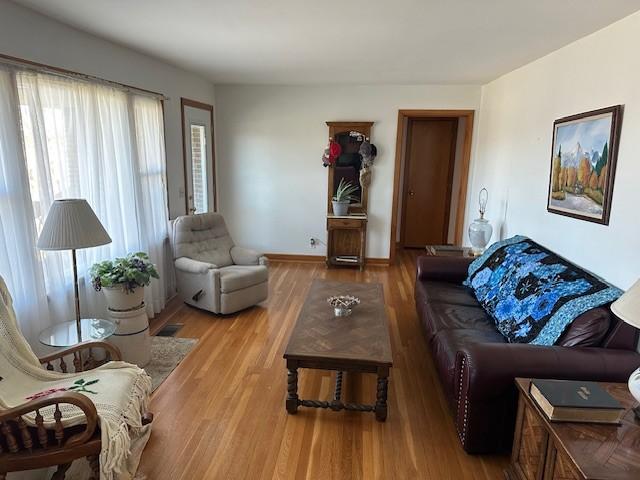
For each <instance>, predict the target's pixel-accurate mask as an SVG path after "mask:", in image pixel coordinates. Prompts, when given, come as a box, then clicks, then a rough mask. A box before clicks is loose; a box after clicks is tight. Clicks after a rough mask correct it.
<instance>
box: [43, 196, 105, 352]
mask: <svg viewBox="0 0 640 480" xmlns="http://www.w3.org/2000/svg"><path fill="white" fill-rule="evenodd" d="M107 243H111V237H110V236H109V234H108V233H107V231H106V230H105V229H104V227H103V226H102V224H101V223H100V220H98V217H96V214H95V213H94V212H93V210H92V209H91V207H90V206H89V204H88V203H87V201H86V200H84V199H75V198H74V199H64V200H55V201H54V202H53V204H52V205H51V208H50V209H49V213H48V214H47V219H46V220H45V221H44V226H43V227H42V233H40V237H39V238H38V248H39V249H40V250H71V258H72V259H73V288H74V294H75V300H76V329H77V332H78V342H81V341H82V329H81V326H80V325H81V323H80V296H79V293H78V265H77V261H76V250H77V249H80V248H89V247H97V246H99V245H105V244H107Z"/></svg>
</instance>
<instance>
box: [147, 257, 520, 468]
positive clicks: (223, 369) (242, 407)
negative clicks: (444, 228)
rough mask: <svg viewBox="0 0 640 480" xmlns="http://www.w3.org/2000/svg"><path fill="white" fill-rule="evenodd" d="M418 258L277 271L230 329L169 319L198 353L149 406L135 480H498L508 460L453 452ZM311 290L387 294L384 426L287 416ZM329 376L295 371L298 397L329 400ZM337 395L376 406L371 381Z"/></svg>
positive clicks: (178, 314)
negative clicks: (361, 289) (422, 309)
mask: <svg viewBox="0 0 640 480" xmlns="http://www.w3.org/2000/svg"><path fill="white" fill-rule="evenodd" d="M416 255H417V254H416V253H415V252H411V251H406V252H402V253H401V254H400V255H399V257H398V264H397V265H395V266H391V267H373V266H372V267H367V268H366V270H365V271H364V272H359V271H357V270H355V269H353V270H352V269H331V270H328V269H326V268H325V266H324V264H320V263H297V262H295V263H294V262H278V263H276V262H273V263H272V264H271V267H270V287H269V288H270V296H269V300H268V301H267V302H265V304H263V305H262V306H260V307H256V308H253V309H249V310H246V311H244V312H241V313H240V314H238V315H232V316H225V317H217V316H214V315H212V314H208V313H206V312H201V311H199V310H195V309H192V308H190V307H187V306H184V305H177V306H175V307H174V308H173V310H171V309H169V311H168V313H167V314H166V316H170V317H171V318H170V321H171V322H172V323H174V322H179V323H184V324H185V326H184V327H183V328H182V329H181V330H180V331H179V333H178V336H180V337H191V338H198V339H199V342H198V344H197V346H196V347H195V349H194V350H193V351H192V352H191V354H190V355H189V356H187V358H186V359H185V360H184V361H183V362H182V363H181V364H180V365H179V366H178V367H177V368H176V370H175V371H174V372H173V373H172V374H171V376H170V377H169V378H168V379H167V380H166V381H165V382H164V383H163V384H162V385H161V386H160V388H158V390H156V392H155V393H154V395H153V397H152V400H151V405H150V410H151V411H153V412H154V413H155V420H154V422H153V433H152V436H151V440H150V441H149V444H148V446H147V448H146V450H145V453H144V455H143V457H142V463H141V466H140V470H139V472H140V473H143V474H145V475H146V476H147V478H148V479H153V480H163V479H172V480H177V479H185V480H186V479H188V480H196V479H197V480H199V479H223V480H232V479H233V480H235V479H251V480H253V479H322V480H324V479H364V480H369V479H429V480H431V479H433V480H444V479H451V480H466V479H469V480H471V479H473V480H479V479H498V478H503V474H502V470H503V468H504V467H505V466H506V465H507V463H508V458H507V457H506V456H470V455H467V454H465V453H464V451H463V450H462V448H461V447H460V446H459V443H458V439H457V436H456V432H455V428H454V425H453V420H452V418H451V415H450V414H449V412H448V410H447V408H448V407H447V405H446V401H445V399H444V396H443V394H442V391H441V389H440V385H439V382H438V380H437V374H436V371H435V368H434V366H433V364H432V362H431V358H430V355H429V353H428V351H427V345H426V343H425V341H424V339H423V337H422V333H421V331H420V326H419V324H418V320H417V317H416V313H415V309H414V305H413V282H414V274H415V267H414V264H415V257H416ZM314 278H327V279H333V280H344V281H361V282H379V283H381V284H382V285H383V288H384V296H385V303H386V306H387V313H388V316H389V324H390V329H391V341H392V349H393V360H394V366H393V368H392V369H391V375H390V382H389V417H388V419H387V421H386V422H385V423H379V422H377V421H376V420H375V419H374V415H373V414H370V413H357V412H346V411H342V412H333V411H327V410H319V409H305V408H300V410H299V412H298V414H297V415H294V416H293V415H288V414H287V413H286V412H285V396H286V371H285V364H284V360H283V358H282V354H283V352H284V349H285V346H286V343H287V340H288V338H289V334H290V331H291V329H292V327H293V325H294V322H295V320H296V317H297V315H298V312H299V310H300V308H301V306H302V303H303V300H304V298H305V295H306V292H307V290H308V288H309V286H310V284H311V280H312V279H314ZM157 327H158V324H157V323H156V328H157ZM333 375H334V374H333V373H330V372H320V371H312V370H301V371H300V380H299V386H300V395H301V397H302V398H330V397H331V395H332V392H333V378H334V377H333ZM343 391H344V398H345V399H346V400H353V401H358V402H367V403H371V402H372V401H373V400H374V398H375V377H374V376H373V375H360V376H355V375H353V376H349V375H345V383H344V390H343Z"/></svg>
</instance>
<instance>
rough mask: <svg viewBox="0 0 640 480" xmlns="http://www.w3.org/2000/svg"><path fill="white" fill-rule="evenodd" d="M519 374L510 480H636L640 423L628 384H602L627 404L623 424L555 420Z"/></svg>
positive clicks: (509, 472) (638, 473) (507, 473)
mask: <svg viewBox="0 0 640 480" xmlns="http://www.w3.org/2000/svg"><path fill="white" fill-rule="evenodd" d="M530 384H531V380H530V379H524V378H517V379H516V386H517V387H518V392H519V395H520V399H519V402H518V416H517V417H516V433H515V436H514V439H513V451H512V452H511V464H510V465H509V467H508V469H507V470H506V471H505V476H506V478H507V479H508V480H539V479H541V480H551V479H553V480H565V479H576V480H591V479H598V480H606V479H615V480H632V479H635V480H637V479H639V478H640V461H639V459H640V453H639V452H638V445H639V444H640V423H639V422H638V421H637V420H636V419H635V414H634V412H633V410H632V408H633V407H634V406H636V401H635V399H634V398H633V397H632V396H631V394H630V393H629V390H628V388H627V385H626V384H625V383H600V385H601V386H602V387H603V388H604V389H605V390H606V391H607V392H609V394H610V395H611V396H613V397H614V398H615V399H616V400H618V401H619V402H620V403H621V404H622V406H623V407H624V408H625V409H626V413H625V416H624V418H623V419H622V423H621V424H620V425H601V424H595V423H573V422H551V421H549V419H547V417H546V415H545V414H544V413H543V412H542V410H541V409H540V407H538V404H537V403H536V401H535V400H534V399H533V398H532V397H531V395H530V393H529V386H530Z"/></svg>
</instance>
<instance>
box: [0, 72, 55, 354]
mask: <svg viewBox="0 0 640 480" xmlns="http://www.w3.org/2000/svg"><path fill="white" fill-rule="evenodd" d="M19 115H20V111H19V104H18V95H17V91H16V88H15V81H14V76H13V73H12V72H11V71H8V70H4V69H2V68H0V275H2V277H3V278H4V279H5V281H6V282H7V286H8V287H9V290H10V291H11V294H12V296H13V301H14V304H13V305H14V308H15V309H16V311H17V312H18V315H19V317H20V322H21V328H22V333H23V334H24V336H25V337H26V338H27V339H29V340H30V341H32V342H33V341H34V340H35V339H36V338H37V335H38V332H39V331H40V330H42V329H43V328H45V327H46V326H48V325H49V323H50V317H49V312H48V309H47V302H46V298H47V297H46V293H45V283H44V275H43V272H42V269H41V266H40V262H39V257H38V251H37V250H36V228H35V224H34V222H33V208H32V204H31V195H30V191H29V176H28V173H27V166H26V162H25V158H24V154H23V149H22V141H21V135H20V118H19Z"/></svg>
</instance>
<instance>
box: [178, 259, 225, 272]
mask: <svg viewBox="0 0 640 480" xmlns="http://www.w3.org/2000/svg"><path fill="white" fill-rule="evenodd" d="M174 264H175V266H176V268H177V269H178V270H180V271H182V272H186V273H207V272H208V271H209V270H214V269H217V268H218V266H217V265H214V264H213V263H207V262H201V261H199V260H194V259H192V258H187V257H180V258H177V259H176V260H175V262H174Z"/></svg>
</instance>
